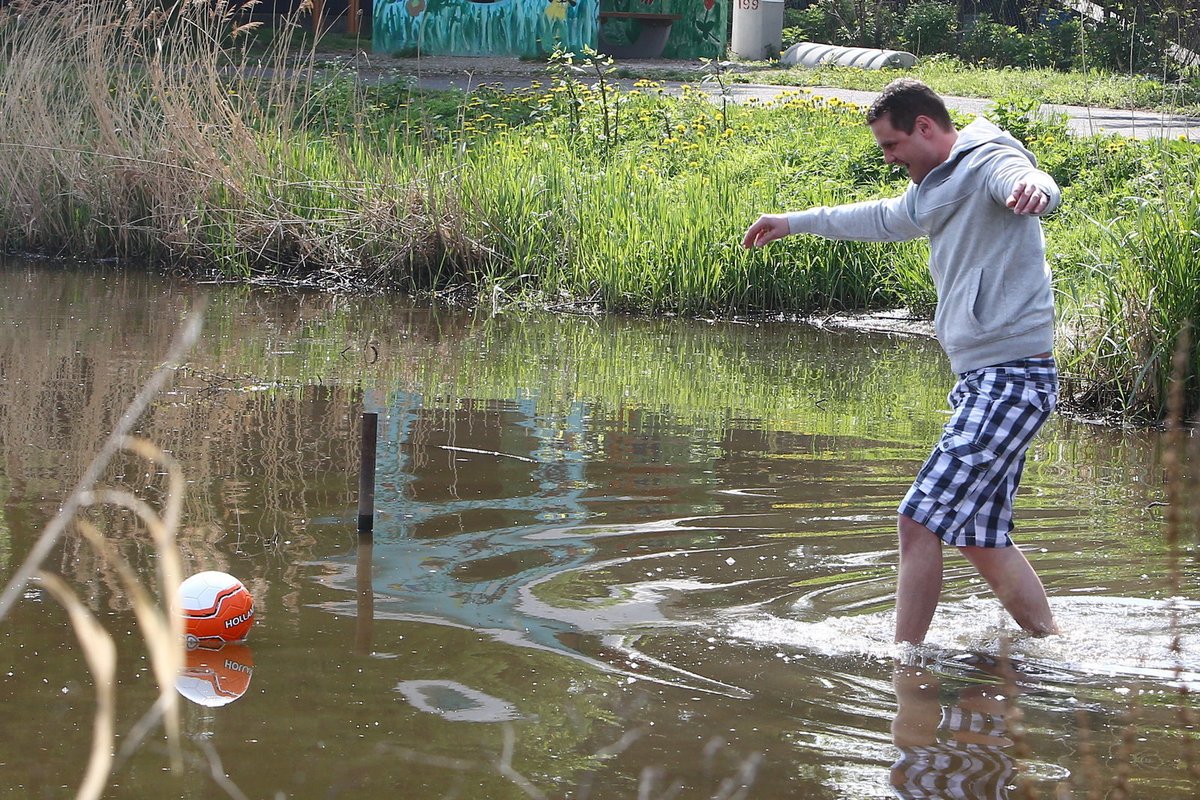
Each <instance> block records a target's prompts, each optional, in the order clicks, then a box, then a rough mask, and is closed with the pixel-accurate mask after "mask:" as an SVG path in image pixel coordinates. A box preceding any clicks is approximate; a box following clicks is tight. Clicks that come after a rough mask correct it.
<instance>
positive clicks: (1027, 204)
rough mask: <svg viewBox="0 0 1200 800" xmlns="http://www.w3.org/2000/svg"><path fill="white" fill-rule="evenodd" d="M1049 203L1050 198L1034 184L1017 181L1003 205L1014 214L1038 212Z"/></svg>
mask: <svg viewBox="0 0 1200 800" xmlns="http://www.w3.org/2000/svg"><path fill="white" fill-rule="evenodd" d="M1049 203H1050V198H1049V197H1048V196H1047V195H1046V193H1045V192H1043V191H1042V190H1041V189H1039V188H1038V187H1037V185H1036V184H1033V183H1026V182H1025V181H1017V184H1016V185H1015V186H1013V190H1012V194H1010V195H1009V196H1008V200H1007V201H1006V202H1005V205H1007V206H1008V207H1009V208H1011V209H1012V210H1013V213H1014V214H1040V213H1042V212H1043V211H1045V210H1046V206H1047V205H1048V204H1049Z"/></svg>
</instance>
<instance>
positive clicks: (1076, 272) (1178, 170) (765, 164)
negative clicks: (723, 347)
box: [0, 0, 1200, 416]
mask: <svg viewBox="0 0 1200 800" xmlns="http://www.w3.org/2000/svg"><path fill="white" fill-rule="evenodd" d="M15 10H16V7H15V6H10V7H9V9H8V10H7V16H5V17H4V19H3V21H2V22H0V26H2V30H3V34H4V41H5V42H6V45H5V47H4V48H3V51H2V58H3V61H2V63H0V91H2V92H3V96H2V97H0V130H2V131H3V133H2V134H0V184H2V185H3V186H4V188H5V189H6V191H5V192H4V195H3V198H4V199H3V200H2V201H0V237H2V239H3V242H4V245H5V246H6V247H9V248H19V249H27V250H38V251H47V252H52V253H56V254H61V255H70V256H77V257H84V258H96V257H116V258H121V259H127V260H130V261H137V262H151V263H156V264H159V265H162V266H167V267H170V268H175V269H180V270H185V271H188V272H190V273H191V274H194V275H201V274H204V275H209V274H217V275H219V276H221V277H224V278H228V279H236V280H251V281H289V282H293V281H294V282H304V283H312V284H320V285H324V286H329V287H334V288H343V289H361V288H364V287H370V288H395V289H403V290H434V291H439V292H444V291H456V292H458V293H460V294H467V295H469V296H471V297H475V298H479V299H480V302H481V303H483V304H485V305H487V306H489V307H491V308H494V309H502V308H506V307H511V306H514V305H517V306H528V305H537V306H549V307H563V306H566V307H570V308H572V309H579V308H581V307H582V308H589V309H590V308H595V309H602V310H624V311H635V312H640V313H675V314H689V315H695V314H718V315H731V314H747V313H769V314H777V313H781V314H804V313H809V312H812V311H814V310H829V309H837V310H859V309H868V308H880V307H893V306H900V305H904V306H911V307H916V308H924V309H928V308H929V307H930V305H931V302H932V295H931V291H930V287H929V282H928V278H927V276H926V271H925V267H924V262H925V258H926V249H925V247H924V245H922V244H907V245H903V246H898V247H897V246H882V245H873V244H860V243H834V242H826V241H823V240H818V239H814V238H808V237H804V238H795V239H789V240H785V241H784V242H781V243H778V244H776V245H773V246H772V247H769V248H766V249H763V250H758V251H754V252H748V251H744V250H742V249H741V248H740V247H738V245H737V242H738V240H739V239H740V235H741V232H742V231H743V230H744V229H745V227H746V225H747V224H748V223H749V222H750V221H752V220H753V219H754V218H755V216H757V214H758V213H760V212H762V211H766V210H776V209H783V208H798V207H804V206H808V205H812V204H817V203H823V204H827V203H837V202H845V201H850V200H856V199H862V198H866V197H873V196H877V195H879V194H882V193H887V194H894V193H898V192H899V191H901V190H902V188H903V185H904V181H905V180H906V179H905V177H904V176H903V175H901V174H899V173H898V172H896V171H895V170H892V169H890V168H888V167H887V166H886V165H884V164H883V162H882V159H881V158H880V157H879V155H878V153H877V150H876V147H875V145H874V142H873V140H872V139H871V136H870V132H869V130H867V129H866V127H865V126H864V125H862V124H861V114H860V112H859V111H858V110H857V109H855V108H852V107H848V106H845V105H842V104H839V103H837V102H835V101H819V100H815V99H813V98H811V97H810V96H808V95H806V94H804V93H802V92H797V93H795V94H792V95H790V96H785V97H784V98H782V99H781V100H780V101H778V102H775V103H772V104H770V105H766V106H764V107H758V106H755V105H750V106H746V107H741V106H734V105H732V104H724V103H721V102H720V101H719V100H718V102H716V103H714V102H711V101H710V99H708V98H707V97H705V96H701V95H700V94H699V93H685V95H684V96H683V97H670V96H667V95H666V93H665V92H663V91H662V89H661V88H660V87H657V86H655V85H654V84H651V83H646V84H645V85H642V86H639V87H638V88H636V89H634V90H619V89H617V88H616V87H614V86H613V85H612V84H611V83H610V82H609V81H608V80H607V77H608V75H607V73H606V71H605V69H604V68H603V67H602V66H588V65H583V66H580V65H579V64H578V63H576V64H567V63H560V64H558V65H557V66H555V67H553V68H552V72H555V73H556V74H557V77H555V76H554V75H548V76H547V79H546V81H545V83H544V85H543V86H535V87H533V88H531V89H530V90H528V91H522V92H516V93H495V92H492V93H487V92H484V93H478V94H476V95H472V96H471V97H469V98H468V97H464V96H461V95H426V94H420V93H416V92H413V91H410V90H409V89H407V88H406V87H405V86H404V85H403V84H399V83H395V84H387V85H366V84H362V83H359V82H356V81H354V80H353V79H352V77H351V76H346V77H344V78H339V77H336V76H335V77H332V78H330V77H325V78H322V79H320V80H317V79H316V78H314V77H313V75H314V73H313V72H311V71H306V70H304V69H299V70H297V69H283V66H284V65H285V64H286V63H288V62H287V61H286V59H285V55H286V48H284V47H282V46H281V47H280V48H279V49H278V50H277V51H268V52H267V53H266V54H265V55H263V54H261V53H260V52H259V54H257V55H255V56H254V58H255V61H254V62H253V63H251V62H250V61H249V60H248V59H249V58H250V57H249V56H248V55H244V53H248V52H250V51H249V50H243V49H242V48H241V46H240V41H242V40H243V37H244V34H245V31H238V30H237V29H236V24H235V21H234V20H232V19H230V18H227V17H225V16H223V15H222V13H221V9H220V8H217V9H216V10H215V11H211V10H208V9H205V8H198V7H194V6H181V7H179V8H178V9H176V10H174V11H172V12H168V13H153V12H149V11H147V12H146V13H139V12H138V10H137V9H134V11H133V12H131V11H129V10H128V9H127V7H126V6H125V5H124V3H119V2H112V1H111V0H99V2H92V3H87V4H85V5H82V6H75V7H72V8H71V9H69V10H63V9H60V8H59V7H57V6H55V5H48V6H46V7H44V8H42V9H40V10H39V11H38V12H37V13H34V14H30V13H28V12H27V13H25V14H24V16H23V18H22V21H21V22H19V23H18V22H17V20H16V18H15V16H14V13H13V12H14V11H15ZM255 52H258V51H255ZM262 68H265V69H262ZM721 79H722V80H726V79H728V76H721ZM1035 107H1036V104H1034V103H1031V102H1030V103H1027V102H1025V101H1021V100H1015V99H1010V100H1009V101H1008V102H1007V103H1006V104H1005V105H1004V106H1003V107H1002V108H1000V109H999V110H998V111H997V113H996V116H997V118H998V119H999V121H1001V122H1002V123H1003V124H1005V125H1006V126H1008V127H1010V128H1012V129H1013V130H1014V132H1016V133H1018V135H1021V136H1022V137H1023V138H1024V139H1025V140H1026V141H1027V142H1028V143H1029V144H1030V146H1031V148H1032V149H1033V150H1034V151H1035V152H1037V153H1038V155H1039V157H1041V158H1042V159H1043V163H1044V165H1045V166H1046V168H1047V169H1048V170H1050V171H1051V172H1053V173H1054V174H1055V176H1056V178H1058V180H1059V181H1060V183H1062V184H1063V186H1064V187H1065V190H1066V194H1065V196H1066V202H1065V205H1064V208H1063V210H1062V211H1061V212H1060V213H1058V214H1057V215H1056V216H1055V217H1054V218H1053V219H1052V220H1051V221H1050V222H1049V224H1048V238H1049V240H1050V242H1051V251H1052V258H1053V260H1054V266H1055V268H1056V274H1057V276H1058V280H1059V286H1060V288H1061V290H1062V297H1061V302H1060V308H1061V310H1062V314H1063V321H1064V324H1063V331H1064V338H1063V342H1062V345H1061V347H1060V355H1061V357H1062V358H1063V360H1064V363H1065V364H1066V366H1067V372H1068V374H1069V375H1070V376H1071V378H1072V383H1071V386H1072V392H1073V398H1074V400H1075V402H1077V403H1080V404H1086V405H1088V406H1089V407H1091V408H1094V409H1095V410H1098V411H1103V412H1116V413H1122V414H1139V415H1144V416H1156V415H1157V414H1158V413H1159V412H1160V409H1161V407H1162V405H1163V402H1164V387H1165V385H1166V382H1167V371H1168V363H1169V353H1170V352H1171V351H1172V349H1173V347H1174V342H1175V337H1176V335H1177V333H1178V331H1179V330H1180V328H1181V326H1182V324H1183V323H1184V322H1185V321H1188V320H1190V319H1192V318H1194V316H1195V312H1196V310H1197V292H1198V291H1200V290H1198V289H1197V286H1198V285H1200V281H1197V280H1196V279H1195V276H1196V267H1197V263H1198V261H1200V240H1198V235H1197V233H1196V231H1197V230H1198V229H1200V191H1198V190H1197V186H1196V181H1197V178H1196V175H1197V169H1196V168H1197V162H1198V161H1200V157H1198V151H1197V148H1196V147H1195V146H1194V145H1190V144H1187V143H1183V142H1152V143H1144V142H1133V141H1127V140H1123V139H1100V138H1096V139H1088V140H1078V139H1072V138H1070V137H1069V136H1067V135H1066V132H1065V129H1064V128H1063V127H1062V126H1061V125H1056V124H1055V123H1053V122H1045V121H1038V120H1036V119H1034V117H1033V115H1032V113H1031V111H1032V109H1033V108H1035ZM1190 363H1191V364H1192V372H1193V374H1194V373H1195V372H1196V365H1197V361H1196V358H1195V357H1194V356H1193V358H1192V359H1191V361H1190ZM1193 389H1194V387H1193ZM1193 396H1194V397H1196V396H1200V393H1198V392H1196V391H1193Z"/></svg>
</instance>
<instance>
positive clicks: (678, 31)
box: [372, 0, 730, 59]
mask: <svg viewBox="0 0 1200 800" xmlns="http://www.w3.org/2000/svg"><path fill="white" fill-rule="evenodd" d="M729 3H730V0H603V3H601V2H600V0H495V2H478V1H477V0H376V2H375V4H374V8H373V11H372V47H373V49H374V50H375V51H376V52H380V53H394V54H400V55H415V54H417V53H421V54H425V55H460V56H487V55H499V56H523V57H527V58H539V57H544V56H547V55H549V54H550V53H552V52H553V51H554V48H555V46H557V45H561V46H562V47H563V49H566V50H573V51H575V52H580V51H581V50H582V49H583V47H584V46H588V47H592V48H595V47H597V46H598V41H599V33H600V26H601V25H602V24H603V25H604V35H605V39H606V40H607V41H611V42H616V43H625V42H631V41H636V40H637V38H638V36H639V35H640V28H641V23H640V22H639V21H637V20H636V19H628V18H623V19H609V20H605V21H604V22H603V23H601V22H600V19H599V12H600V11H602V10H603V11H618V12H636V13H643V14H677V15H679V16H680V17H681V19H679V20H677V21H675V22H674V23H673V25H672V26H671V33H670V36H669V37H668V39H667V43H666V47H665V48H664V50H663V52H662V57H663V58H674V59H696V58H720V57H721V56H722V55H724V53H725V44H726V33H727V31H728V28H729Z"/></svg>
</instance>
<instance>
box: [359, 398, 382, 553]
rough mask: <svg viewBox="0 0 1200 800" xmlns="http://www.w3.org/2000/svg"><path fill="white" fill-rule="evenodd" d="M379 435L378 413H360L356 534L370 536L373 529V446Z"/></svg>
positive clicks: (374, 446)
mask: <svg viewBox="0 0 1200 800" xmlns="http://www.w3.org/2000/svg"><path fill="white" fill-rule="evenodd" d="M378 436H379V415H378V414H375V413H373V412H369V411H364V412H363V415H362V453H361V455H360V456H359V464H358V534H359V537H360V538H361V537H362V536H363V535H366V536H368V537H369V536H370V535H371V534H372V532H373V531H374V530H375V448H376V442H377V439H378Z"/></svg>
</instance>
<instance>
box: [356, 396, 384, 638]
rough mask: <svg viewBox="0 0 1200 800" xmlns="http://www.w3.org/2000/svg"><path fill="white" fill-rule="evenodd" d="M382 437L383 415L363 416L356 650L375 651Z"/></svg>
mask: <svg viewBox="0 0 1200 800" xmlns="http://www.w3.org/2000/svg"><path fill="white" fill-rule="evenodd" d="M378 440H379V415H378V414H376V413H373V412H368V411H364V412H363V415H362V452H361V453H360V455H359V460H358V561H357V563H356V565H355V566H356V570H355V578H356V582H357V587H356V588H357V589H358V609H357V610H358V614H357V617H356V619H355V627H354V651H355V652H356V653H359V654H361V655H365V654H368V653H370V652H371V645H372V641H373V639H374V628H375V591H374V589H373V588H372V582H371V578H372V575H371V555H372V553H373V551H374V550H375V532H374V531H375V452H376V449H377V444H378Z"/></svg>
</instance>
